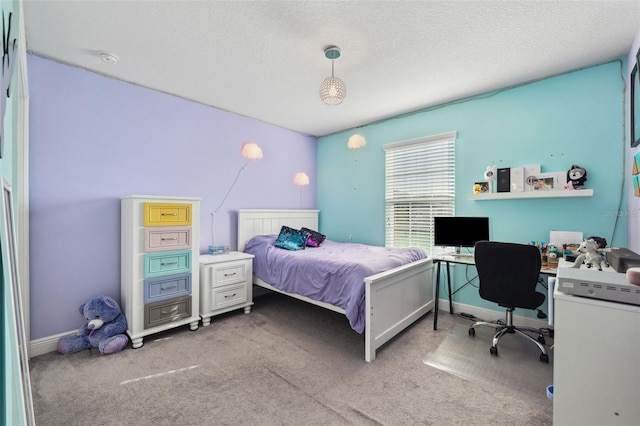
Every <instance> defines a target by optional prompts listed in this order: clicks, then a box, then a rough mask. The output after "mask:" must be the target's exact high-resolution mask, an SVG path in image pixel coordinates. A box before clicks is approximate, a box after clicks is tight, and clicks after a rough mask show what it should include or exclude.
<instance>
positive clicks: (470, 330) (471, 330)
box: [469, 327, 476, 337]
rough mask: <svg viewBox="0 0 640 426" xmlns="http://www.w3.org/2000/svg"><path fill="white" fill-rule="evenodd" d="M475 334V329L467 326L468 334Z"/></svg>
mask: <svg viewBox="0 0 640 426" xmlns="http://www.w3.org/2000/svg"><path fill="white" fill-rule="evenodd" d="M475 335H476V329H475V328H473V327H471V328H469V336H474V337H475Z"/></svg>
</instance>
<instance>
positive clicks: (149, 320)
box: [144, 296, 191, 328]
mask: <svg viewBox="0 0 640 426" xmlns="http://www.w3.org/2000/svg"><path fill="white" fill-rule="evenodd" d="M190 316H191V296H186V297H182V298H180V299H172V300H166V301H162V302H156V303H151V304H148V305H145V306H144V328H151V327H156V326H158V325H160V324H166V323H169V322H173V321H178V320H180V319H182V318H189V317H190Z"/></svg>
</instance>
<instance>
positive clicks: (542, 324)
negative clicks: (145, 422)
mask: <svg viewBox="0 0 640 426" xmlns="http://www.w3.org/2000/svg"><path fill="white" fill-rule="evenodd" d="M254 289H255V287H254ZM438 306H439V307H440V309H439V314H440V315H443V314H447V313H449V300H447V299H440V302H439V305H438ZM453 312H456V313H457V312H464V313H467V314H471V315H473V316H475V317H477V318H482V319H488V320H489V321H493V320H495V319H498V318H503V319H504V312H499V311H494V310H492V309H485V308H479V307H477V306H473V305H466V304H464V303H457V302H453ZM513 322H514V323H515V324H519V325H522V326H525V327H535V328H553V327H551V326H549V324H548V323H547V321H543V320H536V319H533V318H527V317H522V316H520V315H514V316H513ZM76 332H77V330H75V331H68V332H66V333H60V334H56V335H54V336H49V337H43V338H41V339H36V340H32V341H31V342H30V343H29V358H33V357H34V356H38V355H44V354H46V353H49V352H55V351H57V350H58V340H60V338H61V337H63V336H68V335H71V334H74V333H76Z"/></svg>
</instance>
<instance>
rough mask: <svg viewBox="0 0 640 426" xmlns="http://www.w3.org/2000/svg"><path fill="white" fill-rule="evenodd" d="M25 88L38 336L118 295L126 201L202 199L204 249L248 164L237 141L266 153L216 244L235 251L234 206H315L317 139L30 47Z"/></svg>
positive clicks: (239, 189)
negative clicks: (296, 180) (98, 299)
mask: <svg viewBox="0 0 640 426" xmlns="http://www.w3.org/2000/svg"><path fill="white" fill-rule="evenodd" d="M28 69H29V87H30V108H31V109H30V227H31V228H30V231H31V232H30V246H31V247H30V250H31V251H30V262H31V265H30V279H31V281H30V286H31V287H30V288H31V307H30V308H31V338H32V339H38V338H42V337H48V336H51V335H55V334H58V333H63V332H67V331H70V330H74V329H76V328H79V327H81V326H82V324H83V323H84V322H83V318H82V317H81V316H80V314H79V312H78V307H79V305H80V304H82V303H84V302H85V301H86V300H87V299H89V298H91V297H93V296H96V295H98V294H106V295H109V296H112V297H114V298H116V300H120V197H122V196H126V195H131V194H141V195H167V196H193V197H201V198H202V201H201V212H200V214H201V224H200V225H201V231H200V248H201V252H204V251H206V249H207V246H208V245H209V244H211V232H210V222H211V215H210V213H211V212H212V211H213V210H214V209H215V208H216V207H217V206H218V205H219V204H220V202H221V201H222V199H223V198H224V195H225V194H226V192H227V190H228V189H229V187H230V186H231V184H232V182H233V180H234V178H235V176H236V174H237V173H238V171H239V170H240V168H241V167H242V166H243V165H244V164H245V159H244V158H242V157H241V156H240V148H241V146H242V143H243V142H245V141H247V140H253V141H255V142H257V143H258V144H259V145H260V146H261V147H262V150H263V153H264V158H263V160H261V161H258V162H255V163H251V164H250V165H249V166H248V167H247V168H246V169H245V170H244V171H243V172H242V173H241V175H240V177H239V179H238V182H237V184H236V186H235V187H234V189H233V191H232V192H231V194H230V195H229V197H228V198H227V200H226V202H225V204H224V206H223V207H222V208H221V209H220V210H219V211H218V213H217V215H216V236H217V238H216V240H217V243H218V244H230V245H231V246H232V247H236V243H237V238H236V214H235V211H236V210H237V209H238V208H299V207H300V191H299V188H298V187H296V186H295V185H294V184H293V176H294V174H295V172H297V171H305V172H306V173H307V174H308V175H309V176H310V178H311V184H310V186H308V187H307V188H305V189H304V191H303V203H304V207H305V208H315V205H316V201H315V200H316V197H315V194H316V139H315V138H313V137H309V136H304V135H301V134H298V133H295V132H292V131H288V130H284V129H281V128H279V127H276V126H273V125H269V124H265V123H263V122H259V121H256V120H252V119H249V118H245V117H242V116H239V115H235V114H232V113H228V112H224V111H220V110H217V109H215V108H211V107H206V106H203V105H200V104H197V103H194V102H190V101H186V100H184V99H180V98H177V97H173V96H169V95H166V94H162V93H159V92H155V91H152V90H149V89H145V88H141V87H138V86H135V85H131V84H128V83H124V82H121V81H117V80H112V79H108V78H105V77H102V76H100V75H97V74H94V73H90V72H87V71H84V70H81V69H78V68H73V67H69V66H66V65H62V64H59V63H56V62H53V61H50V60H46V59H43V58H40V57H37V56H34V55H29V57H28Z"/></svg>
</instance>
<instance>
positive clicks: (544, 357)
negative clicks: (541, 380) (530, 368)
mask: <svg viewBox="0 0 640 426" xmlns="http://www.w3.org/2000/svg"><path fill="white" fill-rule="evenodd" d="M540 361H542V362H546V363H547V364H548V363H549V355H547V354H540Z"/></svg>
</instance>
